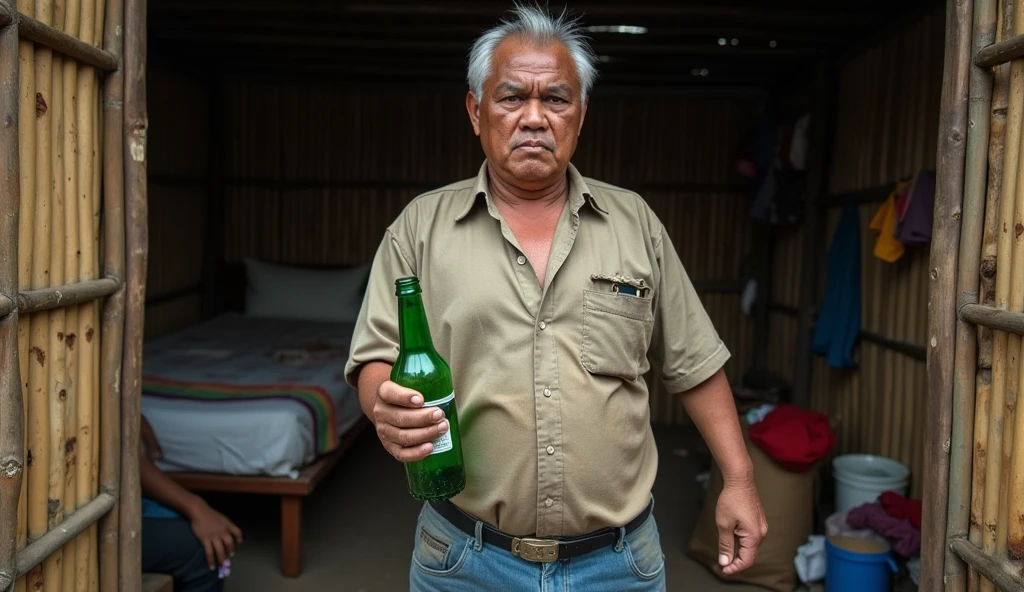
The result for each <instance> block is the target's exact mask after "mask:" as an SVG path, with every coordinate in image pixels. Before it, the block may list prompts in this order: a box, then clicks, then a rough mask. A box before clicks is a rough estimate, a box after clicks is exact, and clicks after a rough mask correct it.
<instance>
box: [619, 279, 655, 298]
mask: <svg viewBox="0 0 1024 592" xmlns="http://www.w3.org/2000/svg"><path fill="white" fill-rule="evenodd" d="M612 292H615V293H616V294H625V295H626V296H637V297H640V298H643V297H644V295H645V294H646V293H647V288H637V287H636V286H631V285H629V284H621V283H618V282H616V283H614V284H612Z"/></svg>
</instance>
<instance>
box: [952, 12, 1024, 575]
mask: <svg viewBox="0 0 1024 592" xmlns="http://www.w3.org/2000/svg"><path fill="white" fill-rule="evenodd" d="M1013 1H1014V0H1002V1H1001V7H1000V10H999V14H998V22H999V26H998V28H997V36H998V37H1000V38H1003V37H1006V36H1007V34H1008V33H1009V32H1010V27H1011V26H1012V18H1010V13H1012V10H1013ZM1009 73H1010V66H1009V64H1004V65H1002V66H999V67H998V68H996V69H995V71H994V73H993V76H994V79H995V80H994V90H993V96H992V108H991V115H990V118H991V124H990V125H991V130H990V136H991V139H990V141H989V174H988V197H987V203H986V205H985V235H984V246H983V260H982V263H981V280H980V281H981V301H982V305H983V306H985V307H987V309H989V310H992V307H993V306H994V305H995V299H996V283H995V278H996V269H997V263H998V259H997V252H998V246H997V245H998V237H999V236H1000V235H999V231H998V226H999V216H1000V209H999V205H1000V202H999V200H1000V195H1001V191H1002V183H1003V158H1004V145H1005V140H1006V110H1007V100H1008V97H1007V92H1008V90H1009ZM961 316H963V315H961ZM978 340H979V346H980V347H979V352H978V366H979V368H980V369H981V370H980V371H979V373H978V380H977V387H976V389H977V390H976V394H975V417H974V460H973V466H972V472H973V476H972V487H971V526H970V529H969V531H968V540H969V541H970V543H971V544H972V545H973V546H974V547H975V548H978V549H981V548H982V546H983V540H984V537H985V519H984V508H985V498H986V495H985V493H986V492H985V480H986V475H987V472H988V467H987V463H988V456H989V455H988V446H989V437H990V434H989V424H990V422H991V418H992V414H991V409H993V407H992V366H993V351H992V349H993V333H992V329H990V328H989V327H986V326H984V325H978ZM1000 364H1001V362H1000ZM995 409H998V407H995ZM981 585H982V584H981V578H980V574H979V573H978V570H977V569H976V568H974V566H973V565H971V566H968V580H967V589H968V591H969V592H978V591H979V590H980V589H981Z"/></svg>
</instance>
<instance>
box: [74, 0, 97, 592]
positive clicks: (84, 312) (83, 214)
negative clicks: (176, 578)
mask: <svg viewBox="0 0 1024 592" xmlns="http://www.w3.org/2000/svg"><path fill="white" fill-rule="evenodd" d="M80 14H81V16H80V19H79V38H80V39H81V41H82V42H83V43H84V44H86V45H89V46H92V45H93V40H92V37H93V31H94V30H95V23H94V20H95V15H96V8H95V0H81V2H80ZM95 77H96V73H95V69H94V68H93V67H92V66H89V65H82V64H80V65H79V68H78V76H77V80H76V82H77V88H76V93H75V94H76V97H77V100H78V110H77V118H76V127H77V131H78V137H77V142H76V144H77V150H78V194H77V195H78V198H77V202H78V207H77V210H78V241H79V250H80V255H79V259H78V277H79V280H80V281H88V280H93V279H96V275H97V273H96V266H95V258H96V254H95V253H94V252H93V249H92V241H91V240H90V237H91V234H92V232H91V228H92V200H93V196H92V192H93V183H92V175H93V172H94V166H95V159H94V157H93V137H94V135H95V133H96V130H95V129H94V128H93V110H94V109H95V105H96V98H95V94H96V90H95V84H96V82H95V81H96V78H95ZM95 310H96V304H95V302H93V301H88V302H85V303H83V305H82V306H80V307H79V309H78V329H77V331H76V334H77V339H76V346H77V347H78V348H79V349H78V360H77V362H78V368H77V370H78V393H77V394H78V434H77V437H76V456H75V462H76V472H77V476H76V481H77V482H76V489H77V491H76V503H77V506H78V507H79V508H81V507H84V506H85V505H86V504H88V503H89V501H90V500H91V499H92V498H93V493H92V491H93V487H92V462H93V460H92V457H93V455H94V454H96V451H95V450H94V447H93V431H94V430H95V429H96V427H97V423H98V422H97V418H96V417H95V415H94V414H93V407H94V404H93V402H94V399H95V398H96V396H97V393H96V391H95V390H94V389H93V363H92V360H93V357H94V349H95V339H96V335H95V332H96V329H97V326H96V325H95V324H94V322H93V319H94V318H95ZM92 539H93V536H92V530H91V529H86V530H85V531H84V532H82V533H81V534H80V535H79V536H78V537H77V540H76V542H75V570H76V572H75V583H76V592H88V591H89V590H90V581H89V577H90V572H91V569H92V568H91V565H92V563H93V562H94V561H95V560H96V557H95V555H94V554H93V551H94V548H95V547H94V545H93V543H92Z"/></svg>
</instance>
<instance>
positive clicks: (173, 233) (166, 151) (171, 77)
mask: <svg viewBox="0 0 1024 592" xmlns="http://www.w3.org/2000/svg"><path fill="white" fill-rule="evenodd" d="M147 78H148V87H149V88H148V97H147V100H148V109H149V121H150V126H149V138H150V144H149V146H150V150H149V153H150V161H149V174H150V183H149V249H150V252H149V268H148V270H147V272H148V276H147V278H146V282H147V283H146V297H147V300H148V301H149V303H148V304H147V305H146V327H145V336H146V339H152V338H154V337H158V336H160V335H164V334H166V333H168V332H170V331H174V330H176V329H180V328H182V327H185V326H188V325H190V324H192V323H195V322H196V321H198V320H199V318H200V314H201V310H202V308H201V307H202V300H201V298H202V291H201V290H199V289H198V286H199V284H200V282H201V281H202V279H203V265H202V264H203V253H204V250H205V247H204V240H205V236H204V232H205V227H206V210H207V201H206V198H207V189H206V179H207V168H208V166H207V163H208V160H209V157H208V154H207V149H208V144H209V121H208V113H207V112H208V103H209V98H208V96H209V95H208V90H207V88H206V86H204V85H203V84H201V83H200V82H198V81H196V80H194V79H191V78H187V77H185V76H182V75H180V74H177V73H174V72H171V71H168V70H166V69H161V68H159V67H152V68H151V69H150V70H149V72H148V75H147ZM168 296H170V298H168Z"/></svg>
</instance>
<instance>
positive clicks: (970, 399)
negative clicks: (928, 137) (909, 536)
mask: <svg viewBox="0 0 1024 592" xmlns="http://www.w3.org/2000/svg"><path fill="white" fill-rule="evenodd" d="M1000 5H1001V7H1002V13H1003V14H1006V13H1007V12H1008V10H1007V9H1009V11H1012V10H1013V9H1016V10H1018V11H1019V10H1021V9H1024V6H1021V4H1020V3H1019V2H1014V1H1013V0H947V3H946V46H945V70H944V73H943V82H942V104H941V110H940V121H939V145H938V147H937V154H936V156H937V161H936V165H937V166H936V168H937V173H938V176H937V184H936V196H935V211H934V214H935V217H934V228H933V232H932V250H931V259H930V286H929V302H928V307H929V308H928V335H929V339H928V341H929V343H928V348H927V352H928V359H927V367H928V391H929V393H928V409H927V416H926V418H924V420H925V421H926V422H927V424H926V443H925V455H926V456H925V475H924V480H925V495H924V498H925V499H924V520H923V523H922V533H921V535H922V536H921V560H922V562H921V580H920V587H921V590H947V591H951V592H962V591H966V590H975V589H981V590H986V589H994V588H998V589H1000V590H1016V591H1022V590H1024V580H1022V577H1021V572H1022V567H1024V562H1022V561H1021V560H1022V559H1024V557H1022V556H1019V555H1018V556H1015V555H1016V554H1021V555H1024V549H1017V550H1016V553H1015V552H1014V547H1015V546H1017V545H1018V544H1021V545H1024V538H1021V537H1020V534H1021V529H1022V527H1024V519H1022V520H1021V524H1020V525H1019V526H1018V525H1014V524H1013V523H1015V522H1017V520H1018V516H1016V515H1015V513H1017V512H1022V513H1024V507H1021V508H1019V509H1015V510H1013V511H1010V508H1017V507H1018V506H1019V505H1022V504H1020V500H1022V499H1024V498H1022V497H1020V495H1021V493H1024V492H1017V493H1011V494H1009V497H1010V499H1011V502H1010V504H1009V505H1008V506H1007V505H1005V504H1004V503H1002V502H1001V503H1000V507H999V510H998V512H997V513H996V515H995V516H993V517H991V518H989V517H986V518H985V519H984V520H982V519H981V518H980V517H979V515H978V513H979V510H978V507H977V505H976V504H977V502H978V500H976V499H974V498H973V497H972V489H973V490H980V491H983V492H984V497H983V498H981V499H987V498H988V497H989V495H988V494H989V489H988V488H986V487H985V480H986V475H985V471H984V470H982V469H983V468H984V467H988V468H991V467H994V466H1002V465H1004V464H1006V460H1007V459H1008V458H1010V457H1022V455H1021V454H1018V452H1019V451H1021V450H1022V449H1021V448H1020V447H1021V446H1022V445H1024V430H1022V428H1024V422H1022V421H1021V418H1022V417H1024V415H1022V413H1021V411H1022V410H1024V401H1019V402H1018V403H1017V407H1016V411H1015V412H1016V421H1015V422H1014V423H1016V428H1014V427H1013V424H1010V426H1008V427H1007V428H1006V429H1005V430H1003V429H1002V425H1003V423H1002V419H1001V418H1002V417H1003V414H1004V413H1007V412H1006V411H1003V412H998V413H997V415H998V416H999V418H1000V421H999V427H998V428H994V429H996V430H999V432H998V433H999V435H998V436H997V437H998V441H1000V443H1001V441H1002V440H1003V437H1002V434H1004V433H1005V434H1012V435H1013V436H1014V438H1013V454H1012V455H1011V456H1010V457H1005V458H1004V456H1005V449H1002V445H1001V446H999V448H1000V450H988V448H990V446H988V447H987V446H986V441H987V442H992V440H991V438H990V437H988V438H984V437H982V435H983V434H985V433H986V432H988V431H989V430H988V421H989V417H988V416H989V413H988V407H989V403H988V400H987V396H986V394H980V395H979V394H978V390H979V388H978V387H979V385H981V384H983V382H984V375H983V374H982V373H981V372H980V371H979V369H978V366H979V361H980V358H979V351H983V348H981V347H979V330H980V329H981V328H987V329H990V330H992V331H994V332H995V333H996V334H998V333H1002V334H1003V336H1004V337H1005V336H1006V335H1013V336H1020V335H1024V313H1021V312H1011V311H1010V310H1008V309H1007V307H1006V306H1005V305H988V304H982V302H988V300H990V299H991V297H990V298H986V299H984V300H982V299H981V298H979V294H980V293H981V292H982V290H980V289H979V287H981V288H986V290H985V293H984V294H982V295H983V296H987V292H988V288H990V287H991V281H992V280H991V278H992V277H993V275H995V277H996V278H998V274H1004V276H1003V278H1002V282H1003V284H1002V285H1003V286H1008V285H1009V282H1010V281H1014V282H1016V279H1014V280H1008V279H1007V278H1008V277H1009V276H1008V275H1006V274H1009V273H1010V271H1011V270H1010V267H1011V266H1010V265H1005V266H1003V265H1002V263H1003V262H1004V261H1006V259H1005V257H1003V255H1000V258H1002V260H1003V261H1000V262H999V265H1000V268H999V269H998V270H996V269H995V268H994V266H991V265H987V266H986V267H987V269H986V268H983V267H982V265H981V260H982V248H983V239H988V240H992V242H995V239H993V238H991V237H989V236H988V235H987V234H986V230H985V226H987V224H985V218H986V215H988V216H990V217H991V216H998V222H997V223H995V224H993V226H992V228H993V229H994V230H993V231H992V234H993V235H998V236H1000V237H1001V238H1000V239H999V240H1000V241H1003V245H1001V246H1000V247H999V251H1000V252H1006V249H1009V246H1008V245H1011V244H1012V241H1013V240H1014V239H1013V238H1012V237H1011V235H1010V234H1009V231H1010V230H1015V231H1016V232H1017V233H1019V230H1017V228H1020V226H1016V227H1015V225H1014V224H1013V223H1012V221H1008V220H1007V218H1006V212H1007V211H1009V212H1010V215H1011V216H1012V215H1013V203H1012V202H1013V200H1016V204H1017V218H1016V219H1019V217H1020V216H1021V215H1022V214H1021V210H1022V208H1024V199H1022V198H1021V197H1017V196H1020V195H1024V190H1022V184H1024V178H1019V179H1018V180H1017V181H1016V187H1015V190H1010V189H1006V188H1003V186H1004V185H1006V184H1001V185H996V183H1002V181H1001V179H1002V174H1003V171H1004V170H1006V167H1004V166H1003V165H1002V162H1003V150H1002V141H1003V140H1002V137H1003V136H1002V133H1001V132H1002V126H1001V125H1000V127H999V128H998V131H997V129H996V128H995V127H994V126H993V125H992V121H993V120H996V118H1006V119H1007V122H1010V121H1011V120H1012V119H1014V117H1015V114H1020V113H1022V110H1024V105H1022V104H1021V100H1022V98H1021V91H1024V86H1022V85H1024V76H1018V80H1017V81H1015V82H1011V83H1010V84H1011V85H1012V86H1011V88H1013V89H1015V90H1011V91H1010V93H1009V100H1010V101H1012V102H1011V103H1010V104H1009V113H1010V116H1009V117H1007V116H1006V115H1005V113H1006V112H1007V110H1006V98H1005V97H1006V96H1007V95H1005V94H1002V93H1005V91H1006V86H1005V84H1000V85H998V86H995V88H997V89H999V90H1000V95H999V96H996V97H994V96H993V88H994V84H995V78H996V69H997V68H998V67H1000V66H1002V65H1003V64H1007V63H1010V62H1013V63H1014V66H1013V69H1014V71H1015V72H1016V71H1018V69H1022V68H1024V61H1021V59H1020V58H1022V56H1024V35H1022V33H1024V15H1020V14H1016V15H1012V17H1013V18H1012V19H1009V18H1008V19H1005V21H1006V22H1004V23H1003V28H1002V31H1003V32H1004V34H1003V35H1002V41H1000V42H998V43H994V42H995V41H996V39H997V22H998V15H999V13H1000ZM1014 5H1016V6H1014ZM1011 25H1012V26H1011ZM1005 72H1006V69H1005V68H1004V69H1003V74H1004V75H1005ZM1019 74H1024V71H1020V72H1019ZM1003 80H1005V79H1003ZM1014 97H1016V100H1015V101H1014ZM997 101H999V102H997ZM1013 102H1016V103H1017V104H1016V105H1015V104H1013ZM999 121H1000V123H1001V119H999ZM1007 130H1008V132H1009V127H1008V128H1007ZM1019 132H1020V129H1019V127H1018V128H1017V130H1016V133H1015V134H1010V133H1007V138H1010V137H1011V136H1013V138H1012V139H1011V140H1008V142H1017V143H1018V144H1020V139H1021V134H1020V133H1019ZM1010 147H1011V146H1010V145H1009V144H1008V146H1007V153H1008V154H1010V153H1011V150H1010ZM1012 154H1014V155H1017V154H1019V152H1018V151H1017V149H1016V148H1014V149H1013V152H1012ZM1008 158H1014V157H1012V156H1011V157H1008ZM990 160H991V162H990ZM1010 166H1011V167H1013V168H1014V169H1020V168H1021V167H1019V165H1018V164H1017V163H1016V162H1012V163H1010ZM1016 177H1019V174H1018V175H1015V178H1016ZM990 185H991V187H990ZM997 187H998V188H999V189H997ZM1011 193H1012V195H1011ZM1000 194H1001V195H1000ZM1000 198H1002V201H1003V204H1001V205H1005V204H1006V200H1007V199H1009V200H1011V203H1010V206H1009V210H1005V209H1003V208H995V207H993V206H995V204H998V203H1000ZM986 205H988V206H989V208H990V209H989V211H988V213H987V214H986ZM995 210H1000V211H1001V213H999V212H996V211H995ZM990 219H991V218H990ZM1008 222H1009V223H1008ZM1013 248H1014V251H1015V252H1014V253H1013V257H1014V259H1017V258H1018V257H1020V256H1021V254H1018V252H1016V249H1017V248H1018V247H1017V246H1016V245H1014V247H1013ZM1020 253H1024V251H1022V252H1020ZM986 257H988V255H986ZM992 260H993V261H995V260H996V259H995V258H994V257H993V259H992ZM1007 263H1008V262H1007ZM1014 263H1015V264H1016V261H1014ZM1014 266H1015V267H1016V265H1014ZM993 271H996V273H995V274H993ZM979 284H980V286H979ZM1014 289H1015V290H1019V288H1014ZM1006 290H1007V288H997V289H996V290H995V293H996V296H995V298H996V300H997V301H998V300H999V299H1000V298H1003V299H1004V300H1005V297H1004V296H999V294H1000V293H1001V292H1005V291H1006ZM982 338H983V339H992V332H988V333H987V334H985V335H983V337H982ZM996 344H997V346H998V344H999V342H998V341H997V342H996ZM985 345H987V343H985ZM997 349H998V347H997ZM998 357H999V356H998V354H997V355H996V356H993V359H992V361H991V365H992V366H993V368H995V367H996V365H997V364H1001V363H1002V360H1001V359H996V358H998ZM993 382H998V381H993ZM1011 384H1012V383H1011ZM1018 388H1019V387H1018ZM997 391H998V392H997ZM990 392H991V393H992V401H993V402H992V405H994V406H995V405H998V407H993V410H995V409H1002V408H1003V407H1004V405H1003V404H1002V403H999V402H1001V401H1003V394H1004V393H1005V389H1003V388H1001V386H995V387H991V391H990ZM996 401H999V402H996ZM1007 402H1009V401H1007ZM976 403H980V406H979V408H978V413H977V418H976V413H975V405H976ZM1007 418H1008V419H1012V417H1011V416H1009V415H1007ZM976 419H977V420H978V421H980V422H982V423H981V425H979V426H978V427H979V428H981V429H984V430H985V432H980V431H979V434H978V435H977V436H976V435H975V426H976V424H975V421H976ZM993 425H995V424H993ZM978 438H981V439H980V440H979V439H978ZM976 440H977V443H976ZM982 440H986V441H982ZM986 458H987V459H988V460H987V461H986V460H985V459H986ZM992 460H998V461H1002V462H999V463H993V462H992ZM982 462H985V463H987V464H985V465H983V464H982ZM1011 464H1012V465H1014V466H1013V467H1012V468H1011V471H1010V472H1011V474H1010V475H1003V476H1002V479H1003V483H1006V479H1008V478H1010V477H1011V476H1012V477H1015V478H1024V473H1022V471H1024V457H1022V458H1015V459H1014V460H1013V461H1011ZM975 465H976V466H975ZM994 470H997V471H998V469H994ZM989 472H991V471H989ZM998 479H999V473H998V472H997V473H996V480H997V481H998ZM972 485H977V487H974V488H972ZM993 489H995V490H998V489H999V487H995V488H993ZM1010 489H1015V487H1013V486H1010ZM1000 493H1002V492H1000ZM987 503H988V502H987V501H986V504H987ZM972 510H973V512H972ZM986 512H987V511H986ZM972 514H973V516H972ZM986 516H987V514H986ZM986 525H987V526H988V528H987V527H986ZM995 525H998V529H997V528H996V526H995ZM1004 528H1006V529H1008V530H1009V532H1010V534H1009V536H1008V537H1007V536H1006V535H1002V536H1001V538H1002V540H1003V544H1002V545H1000V546H998V547H996V548H995V549H994V550H992V549H988V548H987V547H988V545H987V544H986V545H980V544H979V541H980V540H981V538H982V533H983V531H988V530H994V531H1000V532H1001V531H1002V530H1003V529H1004ZM1015 529H1016V530H1015ZM987 536H989V535H986V537H987ZM992 538H995V537H992ZM1018 538H1020V539H1021V540H1017V539H1018ZM1007 539H1008V544H1007ZM1000 547H1002V548H1003V550H1002V551H1000V550H999V548H1000ZM1007 547H1009V549H1007Z"/></svg>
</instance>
